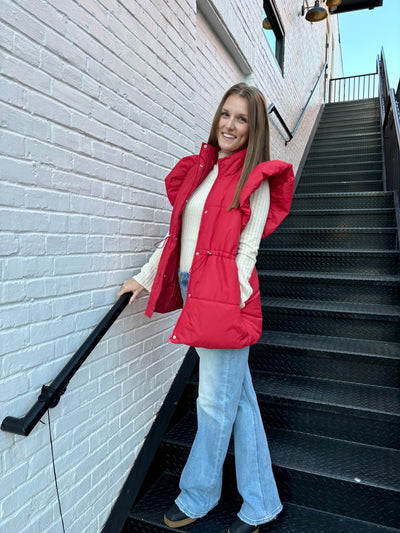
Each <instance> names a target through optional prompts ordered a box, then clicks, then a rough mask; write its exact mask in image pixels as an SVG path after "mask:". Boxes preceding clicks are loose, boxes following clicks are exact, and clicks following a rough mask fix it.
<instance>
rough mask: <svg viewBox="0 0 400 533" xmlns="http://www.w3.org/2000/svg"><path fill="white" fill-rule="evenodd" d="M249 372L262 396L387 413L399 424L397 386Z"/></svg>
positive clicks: (398, 394)
mask: <svg viewBox="0 0 400 533" xmlns="http://www.w3.org/2000/svg"><path fill="white" fill-rule="evenodd" d="M252 374H253V384H254V388H255V390H256V392H257V394H259V395H260V396H263V397H265V396H270V397H275V398H279V399H288V400H296V401H302V402H306V403H309V404H314V405H329V406H332V407H340V408H347V409H356V410H359V411H365V412H368V413H374V414H379V415H385V414H388V415H392V416H391V419H392V420H393V421H395V420H397V422H398V423H400V390H399V389H395V388H391V387H377V386H376V385H362V384H356V383H349V382H345V381H342V382H340V381H333V380H329V379H318V378H310V377H304V376H290V375H284V374H273V373H268V372H253V373H252ZM393 417H394V418H393Z"/></svg>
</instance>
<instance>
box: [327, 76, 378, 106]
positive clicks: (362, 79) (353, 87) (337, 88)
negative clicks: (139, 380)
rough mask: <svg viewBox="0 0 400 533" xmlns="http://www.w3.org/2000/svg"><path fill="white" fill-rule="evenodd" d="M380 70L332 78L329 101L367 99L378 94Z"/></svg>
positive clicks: (331, 102)
mask: <svg viewBox="0 0 400 533" xmlns="http://www.w3.org/2000/svg"><path fill="white" fill-rule="evenodd" d="M377 75H378V71H376V72H371V73H370V74H359V75H357V76H345V77H342V78H331V80H330V81H329V103H330V104H333V103H338V102H349V101H351V100H365V99H367V98H376V97H377V96H378V81H377Z"/></svg>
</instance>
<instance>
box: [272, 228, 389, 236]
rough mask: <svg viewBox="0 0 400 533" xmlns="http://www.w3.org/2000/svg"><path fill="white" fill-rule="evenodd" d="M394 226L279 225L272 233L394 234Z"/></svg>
mask: <svg viewBox="0 0 400 533" xmlns="http://www.w3.org/2000/svg"><path fill="white" fill-rule="evenodd" d="M396 231H397V230H396V228H376V227H374V228H357V227H355V228H353V227H351V228H347V227H346V228H332V227H326V228H282V227H279V228H277V229H276V230H275V231H274V234H275V235H277V234H287V235H293V234H295V233H301V234H303V235H320V234H323V233H327V234H333V235H336V234H339V235H342V234H345V235H352V234H354V233H356V234H364V235H393V234H396Z"/></svg>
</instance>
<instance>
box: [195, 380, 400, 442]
mask: <svg viewBox="0 0 400 533" xmlns="http://www.w3.org/2000/svg"><path fill="white" fill-rule="evenodd" d="M252 376H253V384H254V389H255V391H256V393H257V397H258V403H259V405H260V410H261V414H262V418H263V421H264V425H265V426H269V427H278V428H283V429H289V430H292V431H300V432H303V433H310V434H313V435H320V436H325V437H332V438H338V439H341V440H346V441H351V442H360V443H363V444H369V445H373V446H380V447H384V448H393V449H399V448H400V391H399V390H398V388H395V387H393V388H389V387H379V386H376V385H373V386H372V385H366V384H358V383H350V382H340V381H335V380H327V379H320V378H312V377H309V376H296V375H289V374H287V373H285V374H277V373H272V372H265V371H263V372H260V371H253V373H252ZM197 390H198V377H197V376H194V377H193V378H192V380H191V382H190V385H189V386H188V387H187V400H186V401H187V405H188V407H189V409H190V410H191V411H192V412H193V413H194V412H195V410H196V398H197Z"/></svg>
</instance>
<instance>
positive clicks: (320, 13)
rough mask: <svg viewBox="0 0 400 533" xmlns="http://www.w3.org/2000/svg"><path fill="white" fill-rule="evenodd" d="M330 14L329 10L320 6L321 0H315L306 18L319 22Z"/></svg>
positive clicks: (309, 20)
mask: <svg viewBox="0 0 400 533" xmlns="http://www.w3.org/2000/svg"><path fill="white" fill-rule="evenodd" d="M327 16H328V12H327V11H326V9H324V8H323V7H320V5H319V0H315V5H314V7H312V8H311V9H309V10H308V11H307V13H306V20H308V22H318V21H319V20H324V19H326V17H327Z"/></svg>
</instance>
